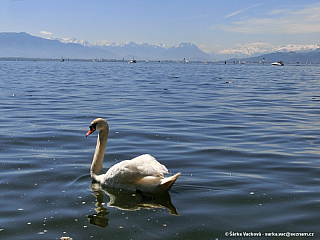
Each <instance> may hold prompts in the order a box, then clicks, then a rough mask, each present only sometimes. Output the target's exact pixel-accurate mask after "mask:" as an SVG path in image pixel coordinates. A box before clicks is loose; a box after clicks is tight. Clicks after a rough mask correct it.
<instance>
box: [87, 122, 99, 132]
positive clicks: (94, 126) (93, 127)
mask: <svg viewBox="0 0 320 240" xmlns="http://www.w3.org/2000/svg"><path fill="white" fill-rule="evenodd" d="M97 125H98V123H93V124H91V125H90V126H89V128H90V130H91V131H92V130H93V131H95V130H96V129H97Z"/></svg>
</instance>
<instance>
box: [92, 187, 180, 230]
mask: <svg viewBox="0 0 320 240" xmlns="http://www.w3.org/2000/svg"><path fill="white" fill-rule="evenodd" d="M90 188H91V189H92V191H93V195H94V196H95V197H96V200H97V201H96V204H95V206H96V208H95V209H94V210H95V211H96V214H92V215H89V216H87V218H88V221H89V222H90V223H91V224H93V225H96V226H98V227H100V228H106V227H107V226H108V223H109V219H108V218H107V217H106V216H107V215H108V214H109V213H110V212H109V210H108V209H107V208H106V207H114V208H117V209H120V210H125V211H137V210H141V209H156V208H161V209H165V208H167V209H168V210H169V212H170V214H172V215H179V214H178V212H177V210H176V208H175V206H174V205H173V204H172V202H171V197H170V194H169V192H164V193H161V194H154V193H141V192H136V193H135V192H131V191H127V190H123V189H116V188H107V187H105V186H104V187H101V185H100V184H98V183H92V184H91V185H90ZM103 192H104V193H105V194H106V195H107V196H108V197H109V202H108V203H104V200H103V198H104V194H103Z"/></svg>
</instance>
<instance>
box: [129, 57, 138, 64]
mask: <svg viewBox="0 0 320 240" xmlns="http://www.w3.org/2000/svg"><path fill="white" fill-rule="evenodd" d="M129 63H137V60H135V59H134V58H132V60H130V61H129Z"/></svg>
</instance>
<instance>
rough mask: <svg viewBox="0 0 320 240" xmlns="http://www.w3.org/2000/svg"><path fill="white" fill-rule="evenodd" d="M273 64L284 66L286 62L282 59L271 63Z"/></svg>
mask: <svg viewBox="0 0 320 240" xmlns="http://www.w3.org/2000/svg"><path fill="white" fill-rule="evenodd" d="M271 65H273V66H283V65H284V63H283V62H282V61H278V62H273V63H271Z"/></svg>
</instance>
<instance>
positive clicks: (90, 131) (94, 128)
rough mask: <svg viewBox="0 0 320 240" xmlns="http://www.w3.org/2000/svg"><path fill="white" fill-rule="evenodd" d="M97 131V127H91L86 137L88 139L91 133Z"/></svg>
mask: <svg viewBox="0 0 320 240" xmlns="http://www.w3.org/2000/svg"><path fill="white" fill-rule="evenodd" d="M95 130H96V127H95V126H94V125H90V127H89V131H88V132H87V134H86V137H88V136H89V135H90V134H91V133H93V132H94V131H95Z"/></svg>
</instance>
